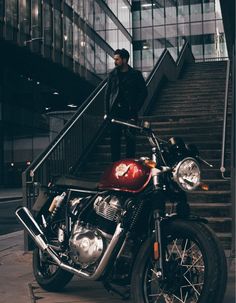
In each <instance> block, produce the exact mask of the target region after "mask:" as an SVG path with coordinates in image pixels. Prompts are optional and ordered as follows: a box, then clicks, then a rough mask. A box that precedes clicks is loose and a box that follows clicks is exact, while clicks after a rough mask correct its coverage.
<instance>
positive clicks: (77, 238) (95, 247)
mask: <svg viewBox="0 0 236 303" xmlns="http://www.w3.org/2000/svg"><path fill="white" fill-rule="evenodd" d="M104 248H105V245H104V241H103V238H102V235H101V234H100V233H99V232H98V231H97V230H96V229H95V228H93V227H90V226H89V225H88V224H87V225H86V226H82V225H80V222H79V221H78V222H77V223H76V224H75V225H74V227H73V230H72V236H71V238H70V257H71V259H72V260H73V261H74V263H76V264H79V265H81V266H82V268H87V267H88V266H90V265H91V264H94V263H95V262H96V261H97V260H98V259H99V258H100V257H101V255H102V253H103V250H104Z"/></svg>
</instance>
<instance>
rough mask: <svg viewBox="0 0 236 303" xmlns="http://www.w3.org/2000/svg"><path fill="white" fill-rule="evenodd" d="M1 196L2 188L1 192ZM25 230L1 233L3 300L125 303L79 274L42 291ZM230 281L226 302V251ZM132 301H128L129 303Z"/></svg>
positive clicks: (231, 298) (230, 297)
mask: <svg viewBox="0 0 236 303" xmlns="http://www.w3.org/2000/svg"><path fill="white" fill-rule="evenodd" d="M0 197H1V191H0ZM23 241H24V234H23V231H17V232H13V233H9V234H6V235H0V303H100V302H110V303H121V302H123V300H121V299H120V297H119V296H118V295H116V294H110V293H108V292H107V291H106V290H105V289H104V288H103V286H102V284H101V282H91V281H85V280H81V279H78V278H77V277H75V278H74V279H73V280H72V281H71V282H70V283H69V284H68V286H67V287H66V288H65V289H64V290H63V291H62V292H60V293H49V292H46V291H44V290H42V289H41V288H40V287H39V286H38V284H37V283H36V281H35V279H34V277H33V274H32V265H31V263H32V253H31V252H25V251H24V242H23ZM226 254H227V260H228V282H227V290H226V294H225V298H224V301H223V302H222V303H234V302H235V258H231V257H230V254H229V252H226ZM129 302H130V301H127V303H129Z"/></svg>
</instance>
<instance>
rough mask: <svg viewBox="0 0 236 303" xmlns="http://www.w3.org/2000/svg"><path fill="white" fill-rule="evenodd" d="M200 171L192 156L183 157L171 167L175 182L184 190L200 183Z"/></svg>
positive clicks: (195, 186)
mask: <svg viewBox="0 0 236 303" xmlns="http://www.w3.org/2000/svg"><path fill="white" fill-rule="evenodd" d="M200 176H201V171H200V168H199V165H198V163H197V162H196V160H195V159H194V158H185V159H183V160H182V161H181V162H179V163H178V164H177V165H176V166H175V167H174V169H173V177H174V180H175V182H177V183H178V184H179V186H180V187H181V188H182V189H183V190H185V191H192V190H194V189H196V188H197V187H198V186H199V185H200Z"/></svg>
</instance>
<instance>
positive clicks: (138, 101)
mask: <svg viewBox="0 0 236 303" xmlns="http://www.w3.org/2000/svg"><path fill="white" fill-rule="evenodd" d="M119 81H120V80H119V74H118V70H117V68H114V69H113V70H112V71H111V72H110V74H109V76H108V82H107V86H106V91H105V111H106V112H105V113H106V114H107V115H110V116H111V115H112V116H114V117H117V116H118V118H125V119H127V118H128V119H131V118H137V115H138V111H139V110H140V108H141V106H142V105H143V103H144V100H145V98H146V97H147V88H146V84H145V81H144V79H143V76H142V74H141V72H140V71H137V70H135V69H133V68H132V67H130V66H129V70H128V72H127V74H126V75H125V81H123V82H122V92H121V95H122V98H123V99H124V100H122V102H119V98H120V91H119V90H120V83H119ZM120 103H121V104H120ZM118 106H121V107H122V106H125V115H123V117H122V114H121V115H120V114H119V113H118V112H119V111H118V109H119V108H118Z"/></svg>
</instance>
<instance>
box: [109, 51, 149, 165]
mask: <svg viewBox="0 0 236 303" xmlns="http://www.w3.org/2000/svg"><path fill="white" fill-rule="evenodd" d="M128 61H129V52H128V51H127V50H126V49H124V48H122V49H117V50H116V51H115V52H114V63H115V68H114V69H113V70H112V71H111V73H110V74H109V76H108V82H107V87H106V92H105V110H106V115H107V116H110V117H112V118H114V119H121V120H130V119H131V120H133V121H134V122H135V121H137V118H138V111H139V109H140V108H141V106H142V105H143V103H144V100H145V98H146V96H147V88H146V84H145V81H144V79H143V76H142V74H141V72H140V71H137V70H135V69H133V68H132V67H131V66H130V65H129V64H128ZM123 133H124V136H125V139H126V157H127V158H134V157H135V150H136V138H135V130H134V129H131V128H127V127H124V126H122V125H117V124H112V125H111V158H112V161H117V160H120V157H121V137H122V134H123Z"/></svg>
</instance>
